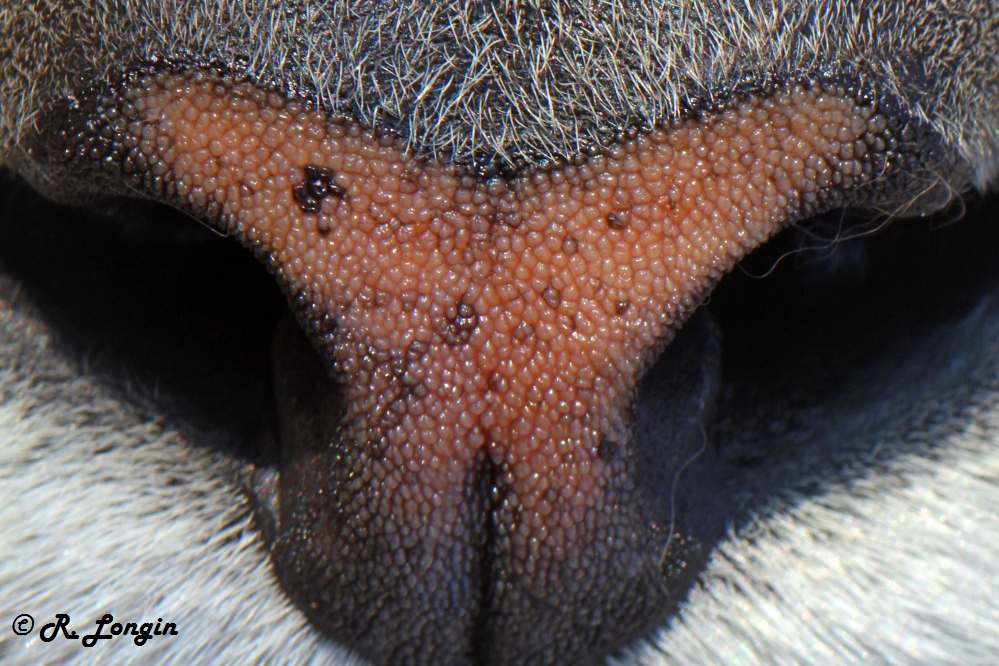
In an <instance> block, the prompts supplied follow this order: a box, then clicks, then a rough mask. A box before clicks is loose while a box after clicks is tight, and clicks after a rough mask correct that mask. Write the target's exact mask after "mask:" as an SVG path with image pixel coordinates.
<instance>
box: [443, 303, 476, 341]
mask: <svg viewBox="0 0 999 666" xmlns="http://www.w3.org/2000/svg"><path fill="white" fill-rule="evenodd" d="M447 314H448V320H449V322H448V325H447V328H446V329H445V330H444V339H445V340H446V341H447V342H448V344H451V345H459V344H464V343H466V342H468V339H469V338H470V337H472V333H474V332H475V329H476V327H478V325H479V315H477V314H475V308H473V307H472V306H471V305H469V304H468V303H460V304H458V305H457V306H452V307H450V308H448V312H447Z"/></svg>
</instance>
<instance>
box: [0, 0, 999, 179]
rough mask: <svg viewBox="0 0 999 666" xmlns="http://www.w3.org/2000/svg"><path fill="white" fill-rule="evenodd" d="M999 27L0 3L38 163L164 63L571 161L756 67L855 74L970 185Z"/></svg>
mask: <svg viewBox="0 0 999 666" xmlns="http://www.w3.org/2000/svg"><path fill="white" fill-rule="evenodd" d="M997 22H999V8H997V6H996V4H995V3H994V2H991V1H990V0H904V1H900V0H789V1H786V2H785V1H778V0H740V1H732V2H728V1H723V0H700V1H698V2H685V1H681V0H661V1H659V2H641V1H637V0H591V1H588V2H568V1H566V0H549V1H538V0H535V1H525V2H522V1H518V0H494V1H491V2H483V3H479V2H474V3H473V2H464V1H462V0H448V1H443V2H438V1H424V0H419V1H417V2H412V1H409V0H383V1H376V0H368V1H365V2H353V1H347V0H332V1H329V2H301V1H289V2H280V3H274V2H270V1H269V0H244V1H241V2H233V1H232V0H217V1H214V2H211V1H208V0H178V1H177V2H169V3H168V2H163V1H156V2H147V1H145V0H117V1H112V0H92V1H90V2H83V1H81V0H71V1H67V2H61V3H52V2H49V1H48V0H18V1H17V2H9V3H5V6H4V7H3V8H0V35H6V36H7V37H4V38H0V52H4V53H6V54H8V55H7V56H6V57H4V58H3V59H2V60H0V162H3V161H4V160H5V159H6V161H13V162H16V163H21V164H24V163H25V162H26V161H27V162H30V157H29V156H27V155H24V154H23V153H21V152H19V151H18V148H17V147H18V145H19V141H21V140H22V139H24V138H25V137H27V136H30V135H31V134H32V133H33V132H35V131H37V130H38V129H39V127H38V124H39V118H40V117H41V114H42V113H43V111H44V109H46V108H47V107H48V106H49V105H51V104H52V102H53V101H54V100H55V99H56V98H59V97H60V96H64V95H66V94H67V93H70V92H73V91H75V90H78V89H79V88H80V85H81V82H88V81H93V80H95V79H99V78H100V77H102V76H104V75H106V74H107V73H108V72H110V71H113V70H115V69H116V68H121V67H123V66H129V65H133V64H136V63H137V62H141V61H145V60H149V59H151V58H154V57H161V58H162V57H165V56H166V57H179V58H193V59H196V60H198V61H201V62H206V61H214V62H217V63H220V64H223V65H225V66H228V67H232V68H234V69H236V70H237V71H244V72H246V73H247V74H248V75H250V76H251V77H253V78H255V79H258V80H261V81H275V82H278V83H279V84H280V85H281V86H282V87H285V88H298V89H301V90H302V91H303V92H304V94H306V95H308V96H311V97H313V98H316V99H318V101H319V102H321V103H322V104H323V105H324V106H325V107H326V108H329V109H333V110H336V111H343V112H347V113H354V112H356V113H357V114H359V115H360V116H362V117H363V118H364V119H366V120H368V121H369V122H371V123H374V124H377V125H386V124H388V125H392V124H396V123H397V124H398V125H399V127H400V130H401V132H402V134H403V135H404V136H405V137H406V138H407V140H408V141H409V143H410V144H411V145H412V146H413V147H414V148H415V149H417V150H418V151H419V152H421V153H425V154H430V153H432V154H437V155H441V156H444V157H455V158H458V159H468V158H470V157H471V156H472V155H473V154H477V153H478V154H481V153H485V154H487V155H488V154H490V153H496V154H498V155H500V156H506V157H517V156H518V155H526V156H527V157H528V158H532V157H533V158H534V159H536V158H538V157H558V156H565V155H569V154H573V153H576V152H577V151H579V150H580V148H582V147H585V146H586V145H589V144H594V143H596V144H603V143H605V142H606V140H607V138H608V137H607V133H606V132H601V127H602V126H616V125H620V124H623V123H628V122H629V121H638V120H646V121H653V122H654V121H657V120H659V119H661V118H664V117H672V116H674V115H676V114H677V113H678V111H680V110H681V107H682V105H683V104H684V103H685V102H686V101H688V100H690V99H692V98H694V97H698V96H704V97H711V96H719V95H724V94H725V91H728V90H731V89H733V88H734V87H735V86H737V85H739V84H740V83H741V82H743V81H744V80H745V79H746V78H748V79H752V80H757V81H759V80H761V79H763V78H765V77H767V76H770V75H776V76H778V77H780V76H784V77H788V76H791V77H796V76H801V75H803V74H805V75H808V74H813V73H821V72H828V71H842V70H843V69H844V68H847V67H850V68H853V69H854V70H856V71H857V72H858V73H859V74H860V75H862V76H863V77H866V78H868V79H873V80H876V82H877V85H878V86H879V88H881V89H882V90H884V91H885V92H889V93H893V94H896V95H897V96H898V98H899V99H900V100H902V101H903V102H904V103H905V104H907V105H908V106H909V108H910V109H911V111H912V112H913V113H914V114H915V115H916V116H917V117H919V118H921V119H923V120H925V121H927V122H929V123H930V124H931V125H932V127H933V128H934V129H936V130H937V131H938V132H939V134H940V136H941V137H942V138H943V142H944V144H945V145H946V146H947V147H948V149H949V150H952V151H954V153H955V154H956V155H959V156H960V157H961V158H962V159H964V160H966V161H967V162H968V163H969V164H970V165H971V167H972V169H973V172H974V176H973V180H974V182H973V183H964V182H956V183H951V185H952V187H953V188H954V189H955V190H956V191H961V190H963V189H965V187H967V186H968V185H970V184H973V185H975V186H977V187H979V188H982V187H985V186H986V184H987V183H989V182H990V181H991V179H992V177H993V176H994V175H995V173H996V170H997V168H999V163H997V155H999V139H997V136H996V132H995V129H996V127H997V126H999V81H997V77H999V68H997V64H996V58H997V56H996V54H997V53H999V28H997ZM22 148H23V146H22ZM12 151H13V154H12ZM5 154H6V155H7V157H6V158H4V157H3V155H5ZM22 168H25V167H23V166H22Z"/></svg>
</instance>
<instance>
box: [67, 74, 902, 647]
mask: <svg viewBox="0 0 999 666" xmlns="http://www.w3.org/2000/svg"><path fill="white" fill-rule="evenodd" d="M88 113H90V116H89V118H90V120H88V121H87V122H88V123H90V124H86V123H84V124H82V125H78V126H77V127H76V128H75V130H73V131H75V132H76V134H73V132H70V135H71V136H69V138H68V139H67V146H68V147H69V150H70V151H76V154H77V155H79V156H80V157H84V158H86V157H88V156H89V157H91V158H94V159H98V160H102V159H103V160H105V161H108V162H113V163H114V164H115V165H116V168H118V169H119V170H120V171H121V174H122V175H123V177H124V178H125V182H127V183H128V184H129V185H131V186H132V187H135V188H137V189H139V190H140V191H145V192H149V193H152V194H154V195H156V196H159V197H162V198H164V199H165V200H168V201H172V202H173V203H175V204H177V205H180V206H182V207H184V208H186V209H187V210H189V211H191V212H193V213H195V214H197V215H201V216H203V217H205V218H207V219H209V220H210V221H212V222H213V223H215V224H217V225H219V226H220V227H222V228H224V229H226V230H227V231H229V232H231V233H233V234H234V235H236V236H238V237H239V238H240V239H241V240H242V242H244V243H246V244H248V245H250V246H252V247H253V248H255V250H256V251H257V252H258V253H259V254H260V255H261V256H262V257H264V258H265V260H266V261H267V262H268V263H269V264H270V265H271V266H272V267H273V268H274V269H275V270H276V272H277V273H278V275H279V277H280V279H281V280H282V282H283V284H284V286H285V287H286V288H287V289H288V291H289V292H290V293H291V294H292V295H294V296H295V300H296V302H297V303H298V304H299V306H300V307H301V311H302V315H303V317H304V318H305V319H306V320H308V321H309V322H310V326H311V328H312V332H313V333H314V335H315V340H316V342H317V344H318V345H319V346H320V347H322V349H323V351H324V352H325V353H326V355H327V358H329V359H331V360H332V362H333V366H334V369H335V373H334V375H335V376H336V378H337V379H338V380H339V381H340V383H341V386H342V394H343V400H344V405H345V416H344V417H343V420H342V423H341V426H340V428H339V430H338V433H337V435H336V437H334V438H333V439H334V441H332V442H327V443H324V446H325V449H324V448H322V447H320V448H319V449H318V450H317V451H318V452H317V453H315V455H313V456H312V457H306V458H304V459H303V458H297V459H295V460H293V461H288V462H287V463H286V464H285V466H284V468H283V469H282V479H281V484H282V496H281V502H282V509H281V511H282V513H281V523H282V524H281V526H280V529H279V531H280V535H279V544H278V546H277V547H276V550H275V553H276V554H275V557H276V560H277V561H278V565H279V570H280V571H281V572H282V573H281V575H282V579H283V580H284V582H285V585H286V587H287V588H288V589H289V591H290V592H291V594H292V596H293V597H294V598H296V599H297V600H298V601H299V603H300V604H301V605H302V606H303V607H304V608H305V609H306V611H307V612H309V613H310V615H311V616H312V617H313V618H314V619H316V620H317V621H318V622H320V624H322V625H323V626H325V627H326V628H328V629H329V630H330V631H331V632H333V634H334V635H335V636H336V637H337V638H339V639H341V640H344V641H345V642H347V643H349V644H352V645H355V646H357V647H359V648H360V649H361V650H362V651H363V652H364V653H365V654H367V655H368V656H369V657H371V658H373V659H374V660H376V661H388V662H392V663H410V662H412V663H416V662H422V663H462V662H465V661H468V662H481V663H484V662H492V663H534V662H536V663H549V662H552V661H563V662H571V663H575V660H578V659H579V658H582V657H585V656H589V655H592V654H597V653H600V652H601V651H605V650H607V649H609V647H611V646H613V645H615V644H616V643H617V642H618V641H619V640H620V639H621V638H622V637H626V636H630V635H634V634H635V633H636V632H638V631H641V630H643V629H644V628H647V626H648V623H649V622H650V621H654V620H656V619H658V618H659V617H660V616H661V613H660V612H659V611H658V610H657V609H661V608H663V607H665V604H666V600H667V598H668V580H666V577H665V576H663V574H662V573H661V571H660V569H659V565H660V555H661V551H662V548H663V547H664V544H665V542H666V534H665V533H664V532H665V530H666V528H668V526H663V525H653V524H652V523H651V521H650V520H649V519H648V518H647V515H646V513H645V512H644V511H643V510H642V507H641V502H640V501H639V499H638V498H637V495H636V491H635V488H634V484H633V482H632V481H631V480H630V476H629V464H630V463H629V459H628V456H627V455H624V454H621V453H620V451H626V445H627V440H628V432H629V431H628V425H629V411H628V410H629V404H630V401H631V398H632V394H633V390H634V387H635V384H636V381H637V379H638V378H639V376H640V375H641V373H642V372H643V370H644V369H646V368H647V366H648V365H649V363H650V361H651V360H652V356H653V355H654V353H655V352H656V350H657V349H661V347H662V345H663V344H664V343H665V341H667V340H668V338H669V336H670V335H671V331H672V329H673V328H674V327H675V325H676V324H677V323H678V322H680V321H681V320H682V318H683V317H685V316H686V314H687V313H689V312H690V310H691V309H692V308H693V307H694V306H695V305H696V304H697V303H698V301H699V299H700V298H702V297H703V295H704V294H706V292H707V290H708V289H709V288H710V286H711V285H712V284H713V283H714V282H715V281H716V280H717V279H718V278H719V277H720V276H721V275H722V274H723V273H724V272H725V271H726V270H728V269H729V268H730V267H731V266H732V265H733V264H734V262H736V261H737V260H738V259H739V258H741V257H742V256H743V255H744V254H745V253H747V252H748V251H749V250H751V249H752V248H754V247H756V246H757V245H759V244H760V243H762V242H763V241H764V240H766V239H767V238H768V237H769V236H770V235H771V234H773V233H774V232H775V230H777V229H779V228H780V227H781V226H783V225H785V224H788V223H790V222H793V221H795V220H797V219H799V218H800V217H802V216H804V215H807V214H811V213H814V212H816V211H818V210H821V209H826V208H829V207H831V206H833V205H836V204H837V203H839V202H840V201H841V199H842V196H843V193H844V192H845V191H846V190H849V189H850V188H853V187H856V186H858V185H861V184H863V183H867V182H870V181H872V180H873V179H874V178H876V177H877V176H878V175H879V173H878V172H879V170H883V168H884V163H883V160H882V162H881V165H880V166H879V164H878V161H877V160H874V159H872V156H876V155H880V154H881V153H883V152H884V151H885V131H886V127H887V121H886V119H885V117H884V116H882V115H880V114H879V113H877V112H876V110H875V108H874V107H873V106H872V105H867V106H864V105H863V104H861V103H858V102H856V101H854V100H853V99H851V98H850V96H849V95H847V94H845V93H844V91H843V90H836V89H823V88H821V87H806V86H800V85H787V86H785V87H782V88H777V89H776V90H774V91H773V93H772V94H770V95H768V96H766V97H747V98H745V99H742V100H738V101H736V102H733V103H732V104H731V105H729V106H728V107H727V108H720V109H716V110H715V111H713V112H712V113H702V114H701V115H700V117H698V118H696V119H687V120H677V121H674V122H672V123H670V124H667V125H665V126H663V127H661V128H659V129H655V130H653V131H648V132H641V133H638V134H636V135H635V136H634V137H633V138H631V139H625V140H624V141H623V142H622V143H621V145H619V146H617V147H614V148H612V149H610V150H609V151H607V152H606V153H605V154H603V155H598V156H593V157H589V158H585V159H577V160H576V161H574V162H573V163H571V164H569V165H566V166H561V167H558V168H553V169H550V170H547V171H540V170H539V171H537V172H535V173H533V174H529V175H526V176H523V177H520V178H516V179H512V180H509V181H507V180H504V179H501V178H492V179H476V178H474V177H471V176H469V175H463V174H462V173H461V172H460V171H459V170H457V169H455V168H453V167H449V166H447V165H443V164H438V163H432V162H430V163H428V162H420V161H417V160H415V159H413V158H411V157H410V156H408V155H406V154H405V153H403V152H401V150H400V148H399V147H398V144H397V142H396V140H395V139H393V138H392V137H391V136H379V135H378V134H376V133H374V132H372V131H369V130H365V129H362V128H360V127H358V126H357V125H353V124H350V123H347V122H344V121H341V120H336V119H331V118H330V117H328V116H327V115H326V114H325V113H323V112H321V111H317V110H314V109H309V108H306V107H305V106H304V105H303V104H302V103H301V102H299V101H289V100H288V99H286V98H284V97H282V96H280V95H278V94H276V93H274V92H268V91H264V90H261V89H258V88H255V87H254V86H252V85H250V84H249V83H234V82H231V81H229V80H226V79H222V78H219V77H217V76H214V75H211V74H206V73H179V74H178V73H170V72H162V73H159V74H155V73H151V74H148V75H145V76H139V77H135V78H133V79H132V80H131V81H130V83H129V84H128V85H126V86H123V87H122V89H121V90H119V91H117V92H116V93H115V94H113V95H110V96H109V97H108V98H107V99H106V100H104V101H102V102H97V103H96V108H94V109H91V110H90V111H88ZM889 138H890V137H889ZM615 452H618V453H617V454H615Z"/></svg>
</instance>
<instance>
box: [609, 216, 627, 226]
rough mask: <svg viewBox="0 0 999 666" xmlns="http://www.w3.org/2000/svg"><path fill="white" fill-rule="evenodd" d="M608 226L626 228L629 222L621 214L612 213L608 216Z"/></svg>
mask: <svg viewBox="0 0 999 666" xmlns="http://www.w3.org/2000/svg"><path fill="white" fill-rule="evenodd" d="M607 226H608V227H610V228H611V229H624V228H625V227H626V226H628V223H627V222H626V221H625V220H624V219H623V218H621V217H620V216H618V215H615V214H614V213H611V214H610V215H608V216H607Z"/></svg>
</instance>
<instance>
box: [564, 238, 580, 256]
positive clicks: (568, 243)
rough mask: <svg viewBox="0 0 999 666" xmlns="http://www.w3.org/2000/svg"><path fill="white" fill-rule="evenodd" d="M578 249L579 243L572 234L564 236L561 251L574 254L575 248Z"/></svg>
mask: <svg viewBox="0 0 999 666" xmlns="http://www.w3.org/2000/svg"><path fill="white" fill-rule="evenodd" d="M578 249H579V243H577V242H576V239H575V238H573V237H572V236H566V237H565V239H563V240H562V251H563V252H565V253H566V254H576V250H578Z"/></svg>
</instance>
